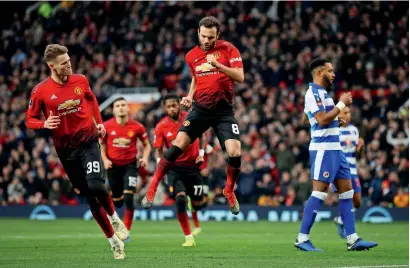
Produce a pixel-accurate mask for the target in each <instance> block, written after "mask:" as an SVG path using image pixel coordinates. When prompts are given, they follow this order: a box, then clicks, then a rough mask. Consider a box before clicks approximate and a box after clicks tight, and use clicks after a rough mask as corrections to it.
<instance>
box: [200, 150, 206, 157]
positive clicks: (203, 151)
mask: <svg viewBox="0 0 410 268" xmlns="http://www.w3.org/2000/svg"><path fill="white" fill-rule="evenodd" d="M204 155H205V150H204V149H201V150H199V156H202V157H203V156H204Z"/></svg>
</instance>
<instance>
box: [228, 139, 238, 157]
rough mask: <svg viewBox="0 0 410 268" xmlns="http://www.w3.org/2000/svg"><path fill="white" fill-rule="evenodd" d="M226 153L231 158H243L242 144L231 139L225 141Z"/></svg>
mask: <svg viewBox="0 0 410 268" xmlns="http://www.w3.org/2000/svg"><path fill="white" fill-rule="evenodd" d="M225 147H226V152H227V153H228V156H229V157H241V143H240V142H239V141H237V140H234V139H231V140H227V141H225Z"/></svg>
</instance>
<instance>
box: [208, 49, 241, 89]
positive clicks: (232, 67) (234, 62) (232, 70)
mask: <svg viewBox="0 0 410 268" xmlns="http://www.w3.org/2000/svg"><path fill="white" fill-rule="evenodd" d="M206 60H207V62H208V63H209V64H211V65H212V66H214V67H216V68H217V69H218V70H219V71H221V72H223V73H224V74H226V75H227V76H228V77H229V78H231V79H232V80H234V81H236V82H238V83H243V81H244V80H245V74H244V72H243V65H242V58H241V55H240V53H239V51H238V49H237V48H236V47H234V46H233V45H232V48H231V49H230V51H229V66H225V65H223V64H222V63H220V62H218V61H217V60H216V59H215V56H214V54H209V55H207V57H206Z"/></svg>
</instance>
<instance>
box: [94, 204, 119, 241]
mask: <svg viewBox="0 0 410 268" xmlns="http://www.w3.org/2000/svg"><path fill="white" fill-rule="evenodd" d="M91 213H92V214H93V216H94V219H95V221H96V222H97V223H98V225H99V226H100V227H101V230H103V232H104V234H105V236H106V237H107V238H110V237H112V236H113V235H114V229H113V228H112V225H111V223H110V221H109V220H108V217H107V212H106V211H105V209H104V208H103V207H100V208H99V209H98V210H97V211H91Z"/></svg>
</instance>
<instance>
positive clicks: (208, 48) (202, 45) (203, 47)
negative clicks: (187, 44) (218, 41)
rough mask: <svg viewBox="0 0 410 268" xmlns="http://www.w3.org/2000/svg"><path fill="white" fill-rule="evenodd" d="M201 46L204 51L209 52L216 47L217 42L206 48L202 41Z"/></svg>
mask: <svg viewBox="0 0 410 268" xmlns="http://www.w3.org/2000/svg"><path fill="white" fill-rule="evenodd" d="M199 45H200V47H201V48H202V49H203V50H206V51H209V50H211V49H212V48H213V47H214V46H215V42H211V43H209V45H208V46H205V43H201V41H199Z"/></svg>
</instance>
